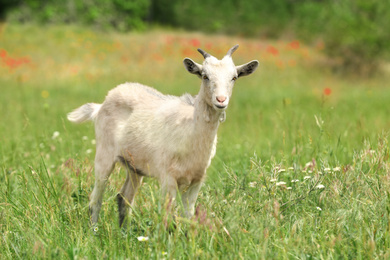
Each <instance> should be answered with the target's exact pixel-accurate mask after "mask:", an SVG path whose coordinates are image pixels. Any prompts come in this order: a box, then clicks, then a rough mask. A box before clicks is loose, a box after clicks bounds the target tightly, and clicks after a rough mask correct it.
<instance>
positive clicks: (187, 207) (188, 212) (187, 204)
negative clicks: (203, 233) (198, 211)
mask: <svg viewBox="0 0 390 260" xmlns="http://www.w3.org/2000/svg"><path fill="white" fill-rule="evenodd" d="M201 186H202V182H197V183H194V184H191V185H190V187H188V189H187V190H186V191H185V192H183V194H182V196H181V199H182V202H183V208H184V216H185V217H187V218H191V217H192V216H193V215H194V213H195V202H196V199H197V198H198V193H199V190H200V187H201Z"/></svg>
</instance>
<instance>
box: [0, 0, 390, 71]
mask: <svg viewBox="0 0 390 260" xmlns="http://www.w3.org/2000/svg"><path fill="white" fill-rule="evenodd" d="M0 6H1V8H0V17H1V19H2V20H3V21H8V22H11V23H23V24H28V23H38V24H43V25H48V24H77V25H87V26H90V27H93V28H95V29H98V30H115V31H120V32H127V31H134V30H135V31H145V30H148V29H150V28H153V27H156V26H157V27H160V26H162V27H164V28H175V29H178V28H180V29H184V30H192V31H201V32H206V33H218V34H229V35H241V36H245V37H251V38H267V39H268V38H276V39H280V38H288V39H295V38H299V39H301V40H304V41H305V42H306V43H319V42H320V44H323V46H324V51H325V53H326V54H327V55H328V56H329V57H331V58H332V59H331V60H330V62H329V64H328V65H330V66H332V67H333V69H334V70H343V72H349V73H356V74H359V75H361V74H364V75H372V73H375V72H377V71H378V69H379V68H380V67H381V62H383V61H384V59H388V58H389V49H390V48H389V45H388V43H389V42H390V33H389V32H388V29H387V28H386V27H387V26H388V24H390V1H388V0H370V1H365V0H342V1H339V0H276V1H262V0H257V1H253V0H240V1H231V0H228V1H223V2H221V1H219V0H185V1H184V0H131V1H129V0H88V1H87V0H85V1H78V0H69V1H61V0H0ZM382 65H383V64H382Z"/></svg>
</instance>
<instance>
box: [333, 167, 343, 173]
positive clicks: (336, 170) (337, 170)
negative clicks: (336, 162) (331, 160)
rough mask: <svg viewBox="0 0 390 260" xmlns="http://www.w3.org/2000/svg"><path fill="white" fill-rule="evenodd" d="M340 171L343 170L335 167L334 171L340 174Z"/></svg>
mask: <svg viewBox="0 0 390 260" xmlns="http://www.w3.org/2000/svg"><path fill="white" fill-rule="evenodd" d="M340 170H341V168H340V167H334V168H333V171H335V172H339V171H340Z"/></svg>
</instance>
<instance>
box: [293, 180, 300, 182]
mask: <svg viewBox="0 0 390 260" xmlns="http://www.w3.org/2000/svg"><path fill="white" fill-rule="evenodd" d="M298 181H299V180H291V182H298Z"/></svg>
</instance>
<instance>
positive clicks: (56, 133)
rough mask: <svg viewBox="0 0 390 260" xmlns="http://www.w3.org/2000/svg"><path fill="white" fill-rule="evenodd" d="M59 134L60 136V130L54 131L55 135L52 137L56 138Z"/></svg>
mask: <svg viewBox="0 0 390 260" xmlns="http://www.w3.org/2000/svg"><path fill="white" fill-rule="evenodd" d="M58 136H60V132H58V131H55V132H54V133H53V136H52V137H51V139H53V140H54V139H56V138H57V137H58Z"/></svg>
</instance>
